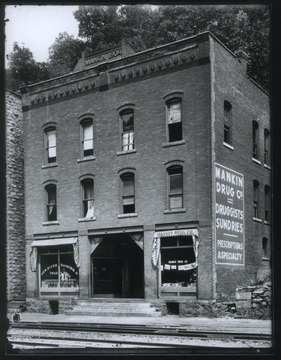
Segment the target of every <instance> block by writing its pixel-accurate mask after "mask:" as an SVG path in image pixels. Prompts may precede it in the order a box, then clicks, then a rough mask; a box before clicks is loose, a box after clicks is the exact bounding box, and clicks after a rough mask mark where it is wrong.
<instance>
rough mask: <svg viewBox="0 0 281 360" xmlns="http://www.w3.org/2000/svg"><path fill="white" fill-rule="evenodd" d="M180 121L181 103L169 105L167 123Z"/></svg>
mask: <svg viewBox="0 0 281 360" xmlns="http://www.w3.org/2000/svg"><path fill="white" fill-rule="evenodd" d="M178 122H181V103H176V104H171V105H170V106H169V118H168V124H174V123H178Z"/></svg>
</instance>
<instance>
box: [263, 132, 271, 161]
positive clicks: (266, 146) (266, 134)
mask: <svg viewBox="0 0 281 360" xmlns="http://www.w3.org/2000/svg"><path fill="white" fill-rule="evenodd" d="M264 164H265V165H270V134H269V131H268V130H267V129H264Z"/></svg>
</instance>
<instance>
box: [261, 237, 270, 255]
mask: <svg viewBox="0 0 281 360" xmlns="http://www.w3.org/2000/svg"><path fill="white" fill-rule="evenodd" d="M269 256H270V255H269V241H268V238H266V237H264V238H263V239H262V258H263V259H269Z"/></svg>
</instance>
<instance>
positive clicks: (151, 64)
mask: <svg viewBox="0 0 281 360" xmlns="http://www.w3.org/2000/svg"><path fill="white" fill-rule="evenodd" d="M153 55H154V56H153ZM204 56H205V55H204ZM199 57H201V59H200V58H199ZM205 58H206V56H205V57H204V59H205ZM199 60H202V56H201V54H200V52H199V46H198V44H192V45H189V46H185V47H182V48H180V49H175V50H174V51H172V50H169V49H168V50H167V51H166V52H160V53H159V51H158V52H157V48H156V49H155V53H154V54H153V53H151V54H150V56H149V57H146V58H144V57H143V54H141V55H140V57H138V54H134V55H132V56H129V57H127V58H123V59H119V60H115V61H112V62H105V63H102V64H99V65H98V66H95V67H92V68H89V69H86V70H83V71H79V72H76V73H73V74H69V75H68V76H63V77H61V78H56V79H53V81H52V80H48V81H46V82H45V83H40V84H35V85H31V86H29V87H28V88H27V92H26V93H22V98H23V106H25V107H26V109H29V110H30V109H32V108H37V107H41V106H46V105H47V104H48V105H51V104H52V103H56V102H59V101H63V100H67V99H69V98H73V97H76V96H80V95H81V94H85V93H89V92H93V91H103V90H104V91H105V90H107V89H110V88H111V87H116V86H121V85H123V84H125V83H127V82H129V81H136V80H141V79H144V78H147V77H149V76H156V75H162V74H164V73H167V72H171V71H177V70H180V69H182V68H184V67H188V66H195V65H198V63H199ZM105 85H106V86H105Z"/></svg>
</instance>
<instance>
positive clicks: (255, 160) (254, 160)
mask: <svg viewBox="0 0 281 360" xmlns="http://www.w3.org/2000/svg"><path fill="white" fill-rule="evenodd" d="M252 160H253V162H255V163H256V164H259V165H260V164H261V162H260V161H259V160H258V159H255V158H252Z"/></svg>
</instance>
